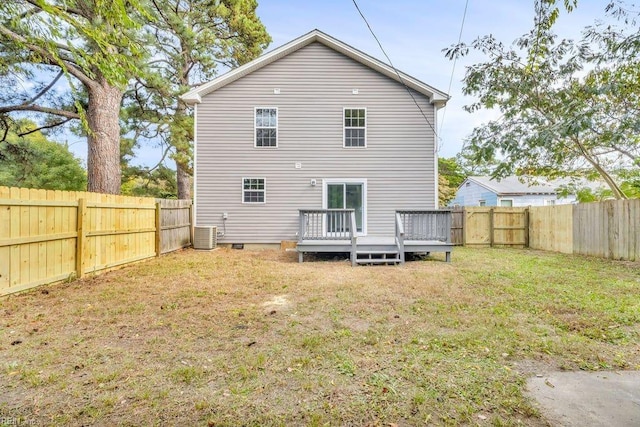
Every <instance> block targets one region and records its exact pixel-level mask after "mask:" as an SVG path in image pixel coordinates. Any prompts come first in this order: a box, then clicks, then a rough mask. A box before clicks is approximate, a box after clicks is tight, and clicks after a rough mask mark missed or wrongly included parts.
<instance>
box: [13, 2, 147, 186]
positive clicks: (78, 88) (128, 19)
mask: <svg viewBox="0 0 640 427" xmlns="http://www.w3.org/2000/svg"><path fill="white" fill-rule="evenodd" d="M146 17H148V15H146V12H144V8H143V7H142V5H141V3H139V2H138V0H127V1H121V0H117V1H111V2H107V1H102V0H66V1H65V0H12V1H8V2H1V3H0V43H1V45H2V50H1V51H0V78H2V79H3V80H4V81H5V82H7V81H8V82H9V83H10V84H8V85H4V84H3V85H2V87H3V88H4V89H3V90H1V92H2V95H1V96H0V98H2V101H3V105H4V106H2V107H0V126H1V127H3V130H4V132H3V133H4V135H5V137H6V135H8V130H9V128H10V127H11V126H13V125H14V124H15V120H13V117H15V115H16V114H21V113H24V112H31V113H37V114H41V115H44V116H46V119H45V120H43V122H44V124H42V128H52V127H54V126H59V125H63V124H66V123H68V122H69V121H80V122H81V123H82V128H83V129H84V130H85V131H86V134H87V141H88V156H87V168H88V190H89V191H96V192H104V193H113V194H117V193H119V191H120V180H121V172H120V163H119V161H120V154H119V144H120V126H119V113H120V108H121V101H122V96H123V92H124V89H125V87H126V85H127V83H128V81H129V80H130V79H131V78H132V77H133V76H134V75H135V74H136V73H137V72H138V70H139V68H138V64H139V62H140V61H141V59H142V58H143V57H144V53H143V49H142V48H141V45H140V43H139V37H138V33H139V29H140V27H141V22H142V20H143V18H146ZM37 76H44V77H50V80H49V82H47V83H41V84H38V85H36V87H34V90H33V91H31V92H30V93H27V92H24V91H17V92H13V91H12V90H11V88H12V87H15V86H16V85H19V84H20V83H21V82H25V81H31V80H33V79H34V78H35V77H37ZM63 77H64V79H65V80H66V81H67V83H68V88H66V90H65V91H66V92H67V93H69V94H70V96H69V97H67V98H64V99H60V97H59V96H58V91H59V90H60V86H59V85H60V83H61V82H60V81H61V80H62V78H63ZM11 83H13V84H11Z"/></svg>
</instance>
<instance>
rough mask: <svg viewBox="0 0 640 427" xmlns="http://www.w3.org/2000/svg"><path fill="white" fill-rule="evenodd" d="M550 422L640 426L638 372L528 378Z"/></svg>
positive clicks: (587, 426)
mask: <svg viewBox="0 0 640 427" xmlns="http://www.w3.org/2000/svg"><path fill="white" fill-rule="evenodd" d="M527 389H528V394H529V395H530V396H531V397H533V398H535V399H536V400H537V402H538V404H539V405H538V406H539V409H540V412H541V413H542V415H543V416H544V417H545V418H546V419H547V421H548V422H549V423H550V424H551V425H553V426H567V427H573V426H580V427H595V426H615V427H627V426H628V427H638V426H640V372H639V371H617V372H555V373H551V374H547V375H542V376H540V375H539V376H536V377H534V378H530V379H529V380H528V381H527Z"/></svg>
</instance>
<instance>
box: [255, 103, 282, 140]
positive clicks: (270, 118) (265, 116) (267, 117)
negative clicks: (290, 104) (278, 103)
mask: <svg viewBox="0 0 640 427" xmlns="http://www.w3.org/2000/svg"><path fill="white" fill-rule="evenodd" d="M253 126H254V129H253V146H254V147H255V148H278V108H277V107H255V108H254V110H253Z"/></svg>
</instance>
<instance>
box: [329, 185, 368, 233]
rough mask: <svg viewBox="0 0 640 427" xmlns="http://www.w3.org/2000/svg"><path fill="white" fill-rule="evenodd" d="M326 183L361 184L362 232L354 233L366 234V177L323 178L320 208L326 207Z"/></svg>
mask: <svg viewBox="0 0 640 427" xmlns="http://www.w3.org/2000/svg"><path fill="white" fill-rule="evenodd" d="M328 184H362V232H361V233H356V234H357V235H358V236H366V235H367V218H368V217H369V215H368V212H367V194H368V189H367V178H324V179H323V180H322V209H327V186H328Z"/></svg>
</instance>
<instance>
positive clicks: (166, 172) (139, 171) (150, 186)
mask: <svg viewBox="0 0 640 427" xmlns="http://www.w3.org/2000/svg"><path fill="white" fill-rule="evenodd" d="M122 194H124V195H127V196H144V197H159V198H162V199H175V198H177V195H178V189H177V185H176V174H175V171H173V170H172V169H169V168H168V167H166V166H164V165H159V166H158V167H157V168H155V169H153V170H150V169H148V168H145V167H142V166H128V167H127V168H125V169H123V171H122Z"/></svg>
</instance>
